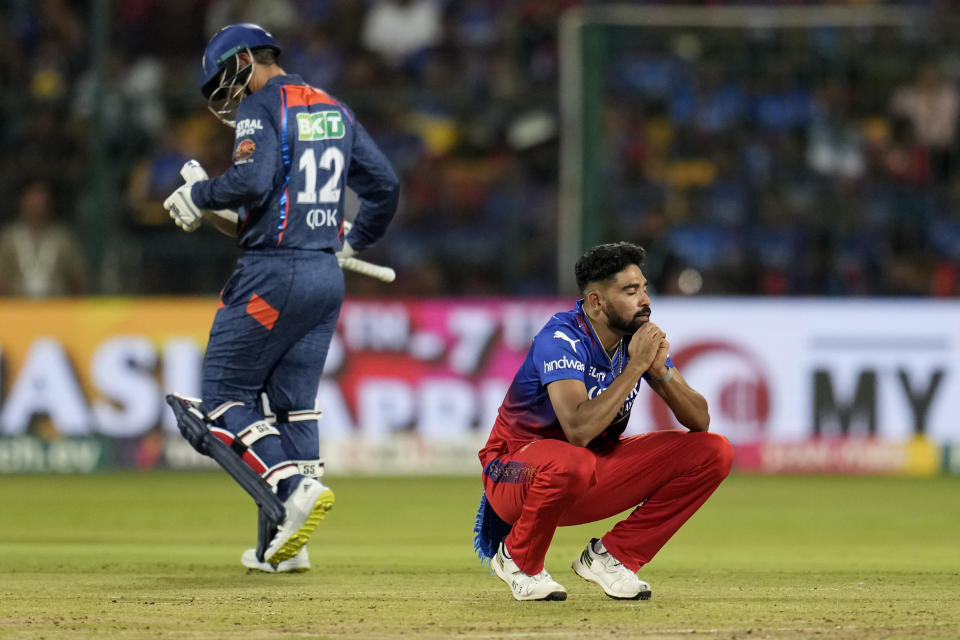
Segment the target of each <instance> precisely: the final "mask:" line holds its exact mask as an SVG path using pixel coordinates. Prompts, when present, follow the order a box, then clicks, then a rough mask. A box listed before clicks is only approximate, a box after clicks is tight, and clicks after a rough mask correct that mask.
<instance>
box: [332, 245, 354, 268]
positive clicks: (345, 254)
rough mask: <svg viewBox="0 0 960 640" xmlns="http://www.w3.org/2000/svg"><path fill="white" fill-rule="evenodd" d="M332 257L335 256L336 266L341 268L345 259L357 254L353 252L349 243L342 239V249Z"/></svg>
mask: <svg viewBox="0 0 960 640" xmlns="http://www.w3.org/2000/svg"><path fill="white" fill-rule="evenodd" d="M333 255H335V256H337V264H339V265H340V266H341V267H342V266H343V261H344V260H346V259H347V258H352V257H353V256H355V255H357V252H356V251H354V250H353V247H351V246H350V241H349V240H347V239H346V238H344V239H343V247H342V248H341V249H340V251H337V252H336V253H335V254H333Z"/></svg>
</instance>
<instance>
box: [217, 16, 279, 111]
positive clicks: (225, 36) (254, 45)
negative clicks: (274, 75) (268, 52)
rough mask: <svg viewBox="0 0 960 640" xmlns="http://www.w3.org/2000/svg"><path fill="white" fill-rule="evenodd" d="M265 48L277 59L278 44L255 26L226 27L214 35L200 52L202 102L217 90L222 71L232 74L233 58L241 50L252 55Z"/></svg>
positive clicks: (251, 24) (246, 24)
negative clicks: (253, 52)
mask: <svg viewBox="0 0 960 640" xmlns="http://www.w3.org/2000/svg"><path fill="white" fill-rule="evenodd" d="M264 47H268V48H270V49H273V50H274V51H275V52H276V55H278V56H279V55H280V44H279V43H278V42H277V41H276V40H274V39H273V36H272V35H270V32H269V31H267V30H266V29H264V28H263V27H261V26H260V25H258V24H254V23H252V22H243V23H240V24H231V25H227V26H226V27H223V28H222V29H220V31H217V33H216V34H214V36H213V37H212V38H210V42H209V43H207V48H206V49H204V50H203V75H202V79H203V85H202V86H201V92H202V93H203V96H204V97H205V98H209V97H210V95H211V94H212V93H213V92H214V90H216V89H217V86H218V82H217V79H218V78H219V77H220V75H221V73H222V72H223V71H224V69H230V68H231V67H232V73H236V69H237V67H236V63H235V62H234V61H235V56H236V55H237V54H238V53H239V52H241V51H244V50H248V49H249V50H250V51H254V50H256V49H261V48H264Z"/></svg>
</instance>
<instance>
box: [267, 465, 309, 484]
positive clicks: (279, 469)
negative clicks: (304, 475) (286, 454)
mask: <svg viewBox="0 0 960 640" xmlns="http://www.w3.org/2000/svg"><path fill="white" fill-rule="evenodd" d="M298 473H300V468H299V467H298V466H297V463H296V462H281V463H280V464H277V465H275V466H272V467H270V468H269V469H267V470H266V471H264V472H263V473H261V474H260V476H261V477H262V478H263V479H264V480H266V481H267V484H269V485H270V486H271V487H275V486H277V483H278V482H280V481H281V480H283V479H284V478H289V477H290V476H295V475H297V474H298Z"/></svg>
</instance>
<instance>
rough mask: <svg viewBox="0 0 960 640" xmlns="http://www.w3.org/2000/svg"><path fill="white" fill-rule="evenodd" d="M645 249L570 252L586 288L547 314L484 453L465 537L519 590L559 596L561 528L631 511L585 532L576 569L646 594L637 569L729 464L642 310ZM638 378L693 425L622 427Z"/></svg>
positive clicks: (726, 447) (611, 588)
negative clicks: (604, 528)
mask: <svg viewBox="0 0 960 640" xmlns="http://www.w3.org/2000/svg"><path fill="white" fill-rule="evenodd" d="M643 257H644V250H643V248H641V247H639V246H637V245H634V244H630V243H626V242H621V243H617V244H604V245H600V246H597V247H594V248H592V249H590V250H589V251H587V252H586V253H585V254H584V255H583V256H582V257H581V258H580V259H579V260H578V261H577V264H576V277H577V286H578V287H579V288H580V291H581V294H582V295H583V299H582V300H579V301H578V302H577V305H576V307H575V308H574V309H572V310H570V311H566V312H563V313H558V314H556V315H554V316H553V317H552V318H551V319H550V320H549V321H548V322H547V324H546V325H545V326H544V328H543V329H541V330H540V332H539V333H538V334H537V335H536V337H535V338H534V339H533V345H532V346H531V347H530V351H529V353H528V354H527V357H526V360H524V362H523V364H522V365H521V367H520V370H519V371H518V372H517V374H516V376H514V378H513V382H512V384H511V385H510V388H509V389H508V391H507V394H506V397H505V398H504V400H503V404H502V405H501V406H500V411H499V415H498V417H497V420H496V422H495V423H494V426H493V430H492V431H491V433H490V438H489V439H488V440H487V444H486V446H485V447H484V448H483V449H482V450H481V451H480V462H481V463H482V465H483V476H482V479H483V489H484V495H483V497H482V499H481V502H480V510H479V512H478V513H477V522H476V527H475V534H476V537H475V538H474V542H475V546H476V549H477V552H478V553H479V555H480V557H481V559H483V560H488V559H489V560H490V561H491V565H492V567H493V571H494V573H496V575H497V576H499V577H500V578H501V579H502V580H503V581H504V582H506V583H507V584H508V585H509V586H510V589H511V590H512V591H513V597H514V598H516V599H517V600H565V599H566V598H567V591H566V589H565V588H564V587H563V586H562V585H561V584H559V583H558V582H557V581H556V580H554V579H553V578H552V577H551V576H550V574H549V573H548V572H547V571H546V569H544V566H543V563H544V558H545V557H546V554H547V548H548V547H549V546H550V541H551V540H552V539H553V534H554V531H556V528H557V527H558V526H566V525H577V524H584V523H587V522H595V521H597V520H603V519H604V518H609V517H611V516H614V515H616V514H618V513H621V512H623V511H625V510H627V509H632V511H631V512H630V515H629V516H627V518H625V519H624V520H621V521H620V522H618V523H617V524H616V525H615V526H614V527H613V528H612V529H611V530H610V531H608V532H607V533H606V534H604V535H603V536H602V537H601V538H599V539H597V538H594V539H592V540H591V541H590V542H588V543H587V545H586V548H585V549H584V550H583V553H581V554H580V556H579V557H577V558H575V559H574V560H573V565H572V568H573V571H574V572H575V573H576V574H577V575H579V576H580V577H581V578H583V579H585V580H589V581H591V582H595V583H597V584H598V585H599V586H600V587H601V588H602V589H603V591H604V592H605V593H606V594H607V595H608V596H610V597H612V598H621V599H640V600H646V599H649V598H650V585H648V584H647V583H645V582H643V581H642V580H640V579H639V578H638V577H637V571H638V570H639V569H640V568H641V567H642V566H643V565H645V564H646V563H648V562H650V560H651V559H652V558H653V556H654V555H655V554H656V553H657V551H659V550H660V548H661V547H662V546H663V545H664V544H665V543H666V542H667V540H669V539H670V537H671V536H672V535H673V534H674V533H675V532H676V531H677V529H679V528H680V527H681V526H682V525H683V523H684V522H686V521H687V519H688V518H689V517H690V516H691V515H693V513H694V512H695V511H696V510H697V509H698V508H700V505H702V504H703V503H704V502H705V501H706V499H707V498H708V497H710V494H712V493H713V491H714V489H716V488H717V486H718V485H719V484H720V482H722V481H723V479H724V478H725V477H726V476H727V474H728V473H729V471H730V464H731V462H732V460H733V448H732V447H731V446H730V443H729V442H728V441H727V439H726V438H724V437H723V436H721V435H716V434H712V433H708V432H707V428H708V427H709V424H710V416H709V414H708V413H707V403H706V400H704V398H703V396H701V395H700V394H699V393H697V392H696V391H695V390H694V389H692V388H691V387H690V385H688V384H687V382H686V380H684V379H683V376H681V375H680V372H678V371H677V370H676V368H675V367H674V366H673V362H672V361H671V360H670V356H669V349H670V343H669V342H667V339H666V335H665V334H664V332H663V331H662V330H661V329H660V327H658V326H657V325H655V324H654V323H652V322H651V321H650V298H649V296H648V295H647V281H646V279H645V278H644V277H643V273H642V272H641V270H640V265H641V263H642V261H643ZM641 379H643V380H645V381H646V382H647V384H649V385H650V387H651V388H653V390H654V391H655V392H656V393H657V394H658V395H659V396H660V397H661V398H663V400H664V401H665V402H666V403H667V405H668V406H669V407H670V409H671V410H672V411H673V414H674V415H675V416H676V418H677V420H678V421H679V422H680V423H681V424H682V425H683V426H685V427H686V428H687V429H689V432H687V431H682V430H671V431H655V432H651V433H646V434H643V435H636V436H631V437H627V438H624V437H621V436H622V434H623V431H624V429H625V428H626V426H627V422H628V420H629V418H630V410H631V407H632V405H633V401H634V398H635V397H636V395H637V391H638V390H639V386H640V380H641Z"/></svg>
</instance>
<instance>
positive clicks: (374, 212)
mask: <svg viewBox="0 0 960 640" xmlns="http://www.w3.org/2000/svg"><path fill="white" fill-rule="evenodd" d="M347 186H349V187H350V188H351V189H353V190H354V191H355V192H356V194H357V196H358V197H359V198H360V210H359V211H358V212H357V215H356V218H355V219H354V221H353V228H352V229H350V233H348V234H347V240H348V241H349V242H350V246H351V247H353V248H354V249H356V250H357V251H360V250H362V249H366V248H367V247H369V246H370V245H372V244H373V243H374V242H376V241H377V240H379V239H380V238H381V237H382V236H383V234H384V233H385V232H386V230H387V225H388V224H390V220H391V219H393V214H394V213H395V212H396V210H397V202H398V201H399V199H400V180H399V179H398V178H397V174H396V172H395V171H394V170H393V167H392V166H391V165H390V161H389V160H387V157H386V156H385V155H384V154H383V152H382V151H381V150H380V148H379V147H378V146H377V144H376V143H375V142H374V141H373V138H371V137H370V134H368V133H367V131H366V129H364V128H363V125H361V124H360V123H359V122H357V123H356V125H355V133H354V139H353V150H352V157H351V160H350V169H349V170H348V172H347Z"/></svg>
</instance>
